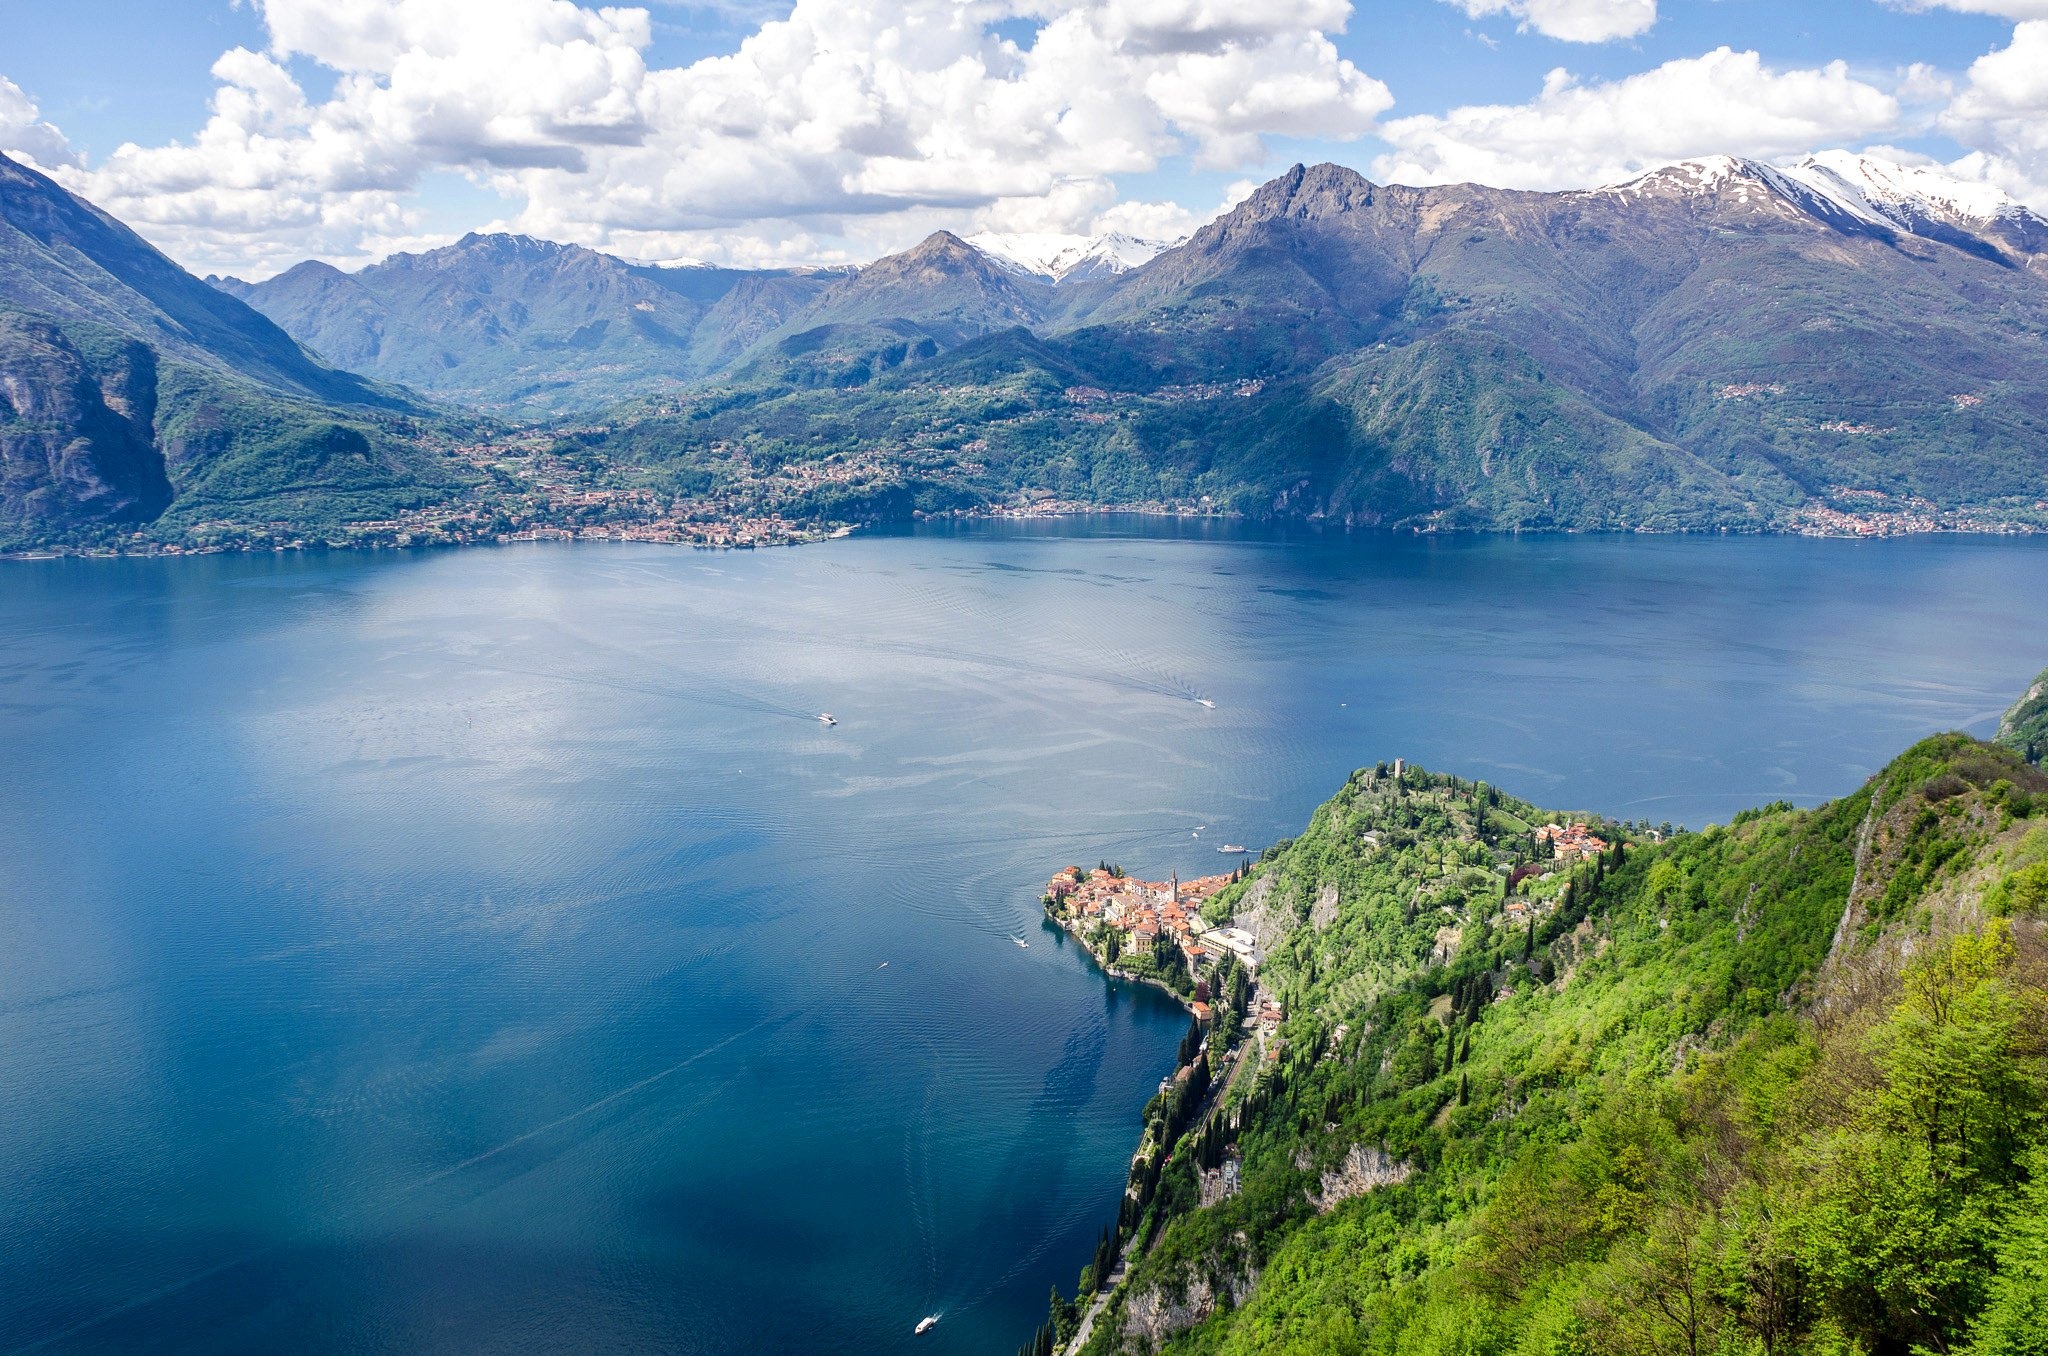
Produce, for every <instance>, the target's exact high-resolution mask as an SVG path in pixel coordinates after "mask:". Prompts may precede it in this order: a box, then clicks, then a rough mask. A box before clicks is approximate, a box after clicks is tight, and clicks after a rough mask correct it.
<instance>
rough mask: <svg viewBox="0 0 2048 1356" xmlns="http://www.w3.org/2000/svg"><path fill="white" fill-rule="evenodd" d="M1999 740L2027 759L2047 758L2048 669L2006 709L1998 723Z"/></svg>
mask: <svg viewBox="0 0 2048 1356" xmlns="http://www.w3.org/2000/svg"><path fill="white" fill-rule="evenodd" d="M1998 742H1999V743H2001V744H2003V745H2005V746H2006V747H2007V748H2009V749H2011V750H2012V751H2013V752H2015V753H2017V754H2019V755H2020V757H2022V758H2025V759H2027V760H2028V761H2029V762H2033V763H2040V762H2042V761H2043V760H2044V759H2048V673H2043V674H2042V675H2041V676H2040V677H2039V678H2036V679H2035V680H2034V683H2033V686H2032V687H2029V688H2028V689H2027V691H2026V694H2025V695H2024V696H2022V697H2021V698H2020V699H2019V700H2018V701H2016V702H2014V703H2013V706H2012V710H2010V711H2008V712H2006V713H2005V719H2004V720H2002V721H2000V722H1999V723H1998Z"/></svg>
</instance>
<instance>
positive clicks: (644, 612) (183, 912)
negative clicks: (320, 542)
mask: <svg viewBox="0 0 2048 1356" xmlns="http://www.w3.org/2000/svg"><path fill="white" fill-rule="evenodd" d="M2042 597H2048V549H2043V547H2042V546H2041V545H2037V544H2032V543H2025V542H2000V541H1938V540H1922V541H1907V542H1893V543H1881V544H1874V543H1840V542H1816V541H1801V540H1776V539H1765V540H1758V539H1747V540H1742V539H1738V540H1719V539H1715V540H1690V539H1640V538H1627V539H1598V538H1595V539H1568V540H1559V539H1524V540H1500V541H1446V542H1427V541H1379V540H1373V539H1351V540H1339V541H1317V540H1303V541H1274V540H1260V539H1257V538H1253V537H1249V536H1243V537H1240V536H1237V535H1235V534H1231V533H1227V532H1217V531H1201V530H1187V531H1181V530H1177V529H1173V528H1170V527H1169V528H1147V527H1144V526H1142V525H1141V526H1138V527H1135V528H1132V529H1129V530H1075V529H1068V530H1061V531H1056V530H1049V529H1046V528H1044V527H1042V526H1022V527H1008V528H1002V527H998V528H977V529H970V530H962V531H958V532H947V533H931V534H922V535H918V536H914V537H895V538H876V539H872V540H859V539H855V540H852V541H848V542H843V543H838V544H834V545H832V546H829V547H820V548H810V549H804V550H797V551H779V552H760V553H742V554H729V555H711V554H705V553H695V552H687V551H677V550H668V549H662V548H641V547H626V546H620V547H605V546H580V547H533V548H519V549H504V550H488V551H468V552H461V553H451V554H436V555H424V556H408V557H389V556H387V557H382V558H377V557H365V556H337V557H327V558H308V559H297V558H283V559H278V558H270V557H263V558H252V559H232V558H219V557H216V558H210V559H201V560H183V561H159V562H53V563H47V564H34V565H11V566H7V567H5V569H4V570H0V830H4V834H5V839H4V841H6V842H7V844H8V845H9V847H8V851H7V852H6V853H5V854H4V856H0V1161H5V1162H6V1163H7V1165H8V1170H7V1173H6V1176H5V1178H4V1181H0V1240H4V1241H0V1349H12V1348H15V1347H18V1346H23V1345H27V1344H32V1343H47V1347H46V1349H49V1350H60V1351H62V1350H79V1351H84V1350H138V1349H147V1350H152V1351H209V1352H211V1351H224V1350H225V1351H250V1352H268V1351H285V1350H291V1351H340V1352H383V1351H390V1352H412V1351H449V1352H471V1351H479V1350H500V1351H532V1352H541V1351H554V1350H560V1349H564V1348H583V1349H602V1350H607V1351H637V1350H646V1351H664V1352H669V1351H684V1352H707V1353H709V1352H755V1351H758V1352H782V1351H791V1350H802V1351H821V1352H869V1351H879V1350H889V1349H895V1348H908V1347H909V1346H910V1345H911V1343H910V1327H911V1325H912V1323H914V1322H915V1321H916V1319H917V1318H919V1317H920V1316H922V1315H923V1314H925V1313H929V1312H932V1311H934V1310H938V1311H942V1312H943V1313H944V1315H945V1318H944V1321H943V1322H942V1323H941V1324H940V1326H939V1328H938V1329H937V1330H936V1331H935V1332H934V1333H933V1334H932V1335H931V1336H929V1337H927V1338H925V1339H923V1340H922V1342H921V1343H920V1344H919V1345H918V1348H917V1349H918V1350H922V1351H932V1352H941V1351H963V1352H964V1351H985V1350H1009V1349H1010V1348H1012V1347H1014V1346H1015V1345H1016V1344H1017V1343H1018V1342H1020V1341H1022V1340H1023V1339H1024V1338H1025V1337H1026V1336H1028V1334H1029V1331H1030V1329H1031V1328H1032V1327H1033V1326H1034V1325H1035V1324H1036V1323H1037V1322H1038V1321H1039V1318H1040V1317H1041V1315H1042V1306H1043V1303H1044V1296H1045V1292H1046V1289H1047V1287H1048V1286H1049V1285H1050V1284H1052V1283H1054V1282H1055V1281H1056V1282H1058V1283H1059V1284H1060V1285H1062V1286H1063V1287H1071V1285H1072V1284H1073V1280H1074V1275H1075V1273H1076V1271H1077V1270H1078V1269H1079V1267H1080V1265H1081V1263H1082V1262H1084V1261H1085V1260H1086V1258H1087V1256H1088V1253H1089V1251H1090V1249H1091V1248H1092V1245H1093V1241H1094V1236H1095V1232H1096V1230H1097V1228H1098V1227H1099V1226H1101V1225H1102V1224H1104V1223H1106V1222H1108V1221H1109V1220H1110V1219H1112V1218H1113V1217H1114V1214H1115V1207H1116V1199H1117V1193H1118V1191H1119V1189H1120V1187H1121V1183H1122V1179H1123V1168H1124V1160H1125V1158H1126V1156H1127V1155H1128V1152H1129V1150H1130V1147H1131V1145H1132V1143H1133V1141H1134V1137H1135V1131H1136V1129H1137V1125H1136V1116H1137V1112H1138V1109H1139V1107H1140V1106H1141V1104H1142V1103H1143V1102H1144V1100H1145V1098H1146V1097H1147V1096H1148V1095H1149V1093H1150V1091H1151V1089H1152V1087H1153V1085H1154V1084H1155V1083H1156V1081H1157V1079H1158V1077H1159V1076H1160V1074H1161V1073H1162V1072H1163V1071H1164V1069H1165V1066H1166V1064H1167V1063H1168V1062H1169V1060H1170V1058H1171V1052H1172V1049H1173V1046H1174V1044H1175V1042H1176V1041H1177V1040H1178V1038H1179V1035H1180V1032H1181V1029H1182V1026H1183V1019H1182V1017H1181V1016H1180V1015H1179V1014H1178V1013H1177V1011H1176V1010H1174V1009H1173V1008H1172V1007H1170V1006H1169V1005H1168V1004H1166V1003H1165V1002H1163V1001H1162V1000H1160V999H1158V998H1157V997H1155V996H1152V995H1149V994H1145V993H1136V992H1129V991H1124V992H1118V991H1114V990H1109V989H1107V988H1106V987H1105V986H1104V985H1103V983H1102V981H1101V980H1100V978H1099V977H1098V976H1096V975H1094V974H1093V973H1091V972H1090V971H1089V970H1088V968H1087V967H1086V965H1085V963H1084V962H1083V961H1082V959H1081V958H1080V957H1079V956H1078V955H1076V954H1075V952H1074V950H1073V949H1072V948H1071V947H1069V946H1063V945H1062V944H1061V941H1060V938H1059V937H1058V935H1057V934H1056V933H1053V932H1051V931H1049V930H1045V929H1042V928H1041V926H1040V917H1039V913H1038V909H1037V905H1036V894H1037V888H1038V886H1039V885H1040V884H1041V883H1042V882H1043V880H1044V879H1045V877H1046V876H1047V875H1048V874H1049V873H1050V871H1051V870H1052V869H1053V868H1055V867H1057V866H1059V865H1062V864H1064V863H1066V862H1067V861H1069V860H1074V861H1081V862H1084V863H1087V864H1090V865H1092V864H1093V863H1094V862H1095V861H1096V860H1097V859H1099V858H1104V857H1107V858H1110V859H1112V860H1120V861H1122V862H1123V863H1125V864H1126V865H1129V866H1131V867H1133V868H1137V869H1142V870H1143V871H1145V872H1147V873H1148V874H1162V875H1163V874H1164V873H1165V872H1167V871H1169V870H1174V869H1178V870H1179V871H1180V872H1181V873H1182V874H1183V875H1187V874H1191V873H1196V872H1200V871H1207V870H1214V869H1217V868H1218V866H1219V865H1220V864H1222V863H1223V862H1224V861H1225V859H1224V858H1222V857H1221V856H1220V855H1219V854H1218V853H1217V852H1216V851H1215V846H1216V845H1218V844H1221V843H1223V842H1226V841H1227V842H1244V843H1248V844H1253V845H1258V844H1263V843H1266V842H1269V841H1271V840H1273V839H1274V838H1276V837H1279V836H1281V835H1284V834H1286V833H1288V832H1290V831H1292V830H1293V829H1294V828H1296V827H1298V826H1299V825H1300V824H1301V823H1302V821H1303V820H1304V819H1305V817H1306V816H1307V814H1308V812H1309V811H1310V810H1311V809H1312V808H1313V807H1314V806H1315V804H1316V803H1317V802H1319V801H1320V800H1321V799H1322V798H1323V797H1324V796H1326V795H1327V794H1329V792H1330V791H1331V790H1333V789H1334V788H1335V786H1336V785H1337V784H1338V783H1339V782H1340V781H1341V780H1342V778H1343V777H1344V775H1345V774H1346V773H1348V772H1349V771H1350V770H1351V769H1352V768H1353V767H1355V766H1357V765H1360V764H1368V763H1371V762H1374V761H1376V760H1378V759H1381V758H1392V757H1394V756H1396V755H1399V756H1403V757H1407V758H1409V759H1410V760H1412V761H1416V762H1420V763H1423V764H1426V765H1429V766H1434V767H1442V768H1448V769H1451V770H1455V771H1457V772H1459V773H1460V774H1461V775H1465V776H1478V777H1484V778H1488V779H1491V780H1495V781H1497V782H1499V783H1500V784H1501V785H1503V786H1505V787H1508V788H1509V789H1511V790H1513V791H1515V792H1517V793H1519V794H1523V795H1527V796H1529V797H1531V798H1533V799H1536V800H1538V801H1541V802H1545V803H1550V804H1561V805H1578V806H1587V807H1591V808H1595V809H1599V810H1603V811H1606V812H1609V813H1613V814H1618V815H1622V816H1625V817H1638V816H1641V817H1647V818H1649V819H1652V820H1664V819H1671V820H1674V821H1679V822H1691V823H1694V824H1699V823H1703V822H1705V821H1707V820H1711V819H1716V818H1726V816H1727V815H1728V814H1730V813H1732V812H1733V811H1734V810H1736V809H1738V808H1740V807H1742V806H1744V805H1747V804H1752V803H1756V802H1760V801H1767V800H1772V799H1777V798H1780V797H1784V798H1789V799H1793V800H1798V801H1804V802H1810V801H1814V800H1817V799H1821V798H1823V797H1826V796H1829V795H1833V794H1836V793H1839V792H1842V791H1845V790H1847V789H1849V788H1851V787H1853V786H1854V785H1855V784H1856V783H1857V782H1858V781H1859V780H1860V779H1861V778H1862V777H1863V776H1864V775H1866V774H1867V773H1868V772H1869V771H1871V770H1873V769H1874V768H1875V767H1876V766H1878V765H1879V764H1881V763H1882V762H1883V761H1884V760H1885V759H1887V758H1889V757H1890V755H1891V754H1893V753H1895V752H1896V751H1897V750H1898V749H1899V748H1901V747H1903V745H1904V744H1905V743H1906V742H1908V741H1909V740H1911V739H1912V738H1914V737H1915V736H1917V735H1919V734H1921V733H1925V732H1927V731H1931V730H1935V729H1941V728H1951V727H1955V726H1965V725H1967V726H1971V727H1973V728H1977V729H1979V730H1982V729H1984V728H1985V727H1986V726H1987V724H1988V723H1989V722H1990V721H1991V720H1993V719H1994V718H1995V716H1996V713H1997V711H1998V709H1999V708H2000V707H2001V706H2002V705H2003V704H2004V703H2005V702H2006V701H2007V700H2008V699H2009V698H2010V697H2011V695H2013V694H2014V693H2015V692H2016V691H2017V690H2018V689H2019V687H2020V686H2021V685H2022V684H2023V683H2024V681H2025V680H2026V679H2027V678H2028V677H2029V676H2031V675H2032V674H2033V673H2034V672H2035V671H2036V670H2037V669H2038V668H2039V667H2040V666H2041V665H2042V664H2043V663H2044V662H2048V643H2044V641H2043V639H2042V632H2041V629H2040V626H2039V620H2040V608H2039V600H2040V599H2041V598H2042ZM1202 699H1207V700H1210V701H1213V702H1214V703H1215V707H1214V709H1208V708H1205V707H1203V706H1202V705H1200V701H1201V700H1202ZM826 710H829V711H831V712H832V713H833V714H834V715H835V716H836V717H837V719H838V721H839V724H838V725H837V726H836V727H834V728H826V727H824V726H822V725H821V724H820V723H819V722H818V721H817V720H816V718H815V717H816V716H817V714H818V713H819V712H821V711H826ZM1201 825H1206V826H1207V827H1206V828H1205V829H1203V830H1202V832H1201V834H1200V836H1199V837H1196V836H1193V835H1194V831H1195V829H1196V826H1201ZM1012 938H1022V939H1025V940H1028V941H1029V942H1030V946H1029V947H1028V948H1020V947H1017V946H1015V945H1014V944H1013V943H1012V941H1011V939H1012ZM885 962H886V964H884V963H885Z"/></svg>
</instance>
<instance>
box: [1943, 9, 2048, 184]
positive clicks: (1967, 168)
mask: <svg viewBox="0 0 2048 1356" xmlns="http://www.w3.org/2000/svg"><path fill="white" fill-rule="evenodd" d="M1941 127H1942V130H1943V131H1945V132H1947V133H1948V134H1949V135H1950V136H1952V137H1954V138H1955V139H1956V140H1957V141H1958V142H1960V143H1962V144H1963V145H1964V146H1966V147H1968V148H1970V152H1969V154H1968V155H1967V156H1966V157H1965V158H1964V159H1963V160H1962V161H1960V162H1958V163H1957V164H1956V165H1955V166H1953V168H1954V169H1956V170H1957V171H1958V172H1960V173H1964V174H1968V175H1970V176H1971V177H1974V178H1980V179H1984V180H1986V181H1988V182H1990V183H1994V184H1996V185H1998V186H1999V187H2000V188H2002V189H2004V190H2005V191H2006V192H2008V193H2010V194H2012V195H2013V196H2014V197H2016V198H2019V199H2020V200H2022V201H2023V202H2027V203H2031V204H2032V205H2034V206H2035V207H2036V208H2039V209H2048V20H2039V19H2037V20H2032V21H2029V22H2026V23H2021V24H2019V25H2017V26H2016V27H2015V28H2014V29H2013V34H2012V41H2011V42H2010V43H2008V44H2007V45H2006V46H2004V47H2001V48H1998V49H1997V50H1995V51H1992V52H1989V53H1986V54H1985V55H1984V56H1981V57H1979V58H1977V60H1976V61H1975V62H1973V63H1971V66H1970V69H1969V73H1968V76H1967V78H1966V80H1965V82H1964V84H1963V86H1962V88H1961V89H1960V90H1959V91H1958V92H1957V94H1956V97H1955V99H1954V101H1953V102H1952V103H1950V104H1949V106H1948V108H1947V110H1946V111H1945V112H1943V114H1942V116H1941Z"/></svg>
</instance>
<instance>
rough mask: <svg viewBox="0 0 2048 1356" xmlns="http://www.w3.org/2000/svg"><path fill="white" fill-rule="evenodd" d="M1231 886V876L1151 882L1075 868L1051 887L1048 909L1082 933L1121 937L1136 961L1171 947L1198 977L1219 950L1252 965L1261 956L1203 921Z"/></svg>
mask: <svg viewBox="0 0 2048 1356" xmlns="http://www.w3.org/2000/svg"><path fill="white" fill-rule="evenodd" d="M1230 882H1231V876H1230V875H1229V874H1228V873H1225V874H1223V875H1220V876H1202V877H1199V878H1197V879H1195V880H1189V881H1183V880H1181V879H1180V878H1179V877H1178V876H1175V877H1173V878H1172V879H1170V880H1165V881H1151V880H1138V879H1137V878H1135V877H1133V876H1127V875H1124V874H1122V873H1121V872H1117V871H1112V870H1110V869H1109V868H1107V867H1097V868H1096V869H1095V870H1093V871H1083V870H1082V869H1081V868H1080V867H1078V866H1070V867H1068V868H1066V869H1065V870H1064V871H1061V872H1060V873H1059V874H1058V875H1056V876H1054V877H1053V878H1052V879H1051V880H1050V881H1048V882H1047V883H1046V887H1045V903H1046V907H1047V908H1048V909H1050V910H1052V911H1053V912H1054V913H1055V914H1057V915H1058V916H1061V917H1063V918H1066V919H1071V920H1072V921H1073V922H1074V923H1076V924H1077V925H1079V926H1080V927H1081V928H1082V929H1085V930H1093V929H1095V928H1098V927H1104V928H1108V929H1109V930H1110V931H1111V932H1113V933H1115V934H1117V938H1118V946H1119V949H1120V950H1122V951H1125V952H1129V953H1131V954H1134V955H1141V956H1142V955H1149V954H1151V953H1152V952H1154V951H1156V950H1159V949H1161V948H1162V946H1163V945H1164V944H1168V943H1170V944H1171V945H1172V946H1173V947H1174V948H1175V949H1176V950H1178V951H1179V952H1180V954H1181V955H1182V956H1183V957H1184V958H1186V960H1187V963H1188V968H1189V970H1190V971H1191V972H1192V971H1196V970H1199V969H1201V968H1202V966H1204V965H1205V964H1208V963H1210V962H1212V961H1213V960H1214V958H1215V956H1216V955H1217V954H1218V951H1219V950H1230V951H1234V952H1237V953H1238V954H1239V955H1241V956H1244V957H1245V959H1246V960H1247V961H1250V960H1252V959H1253V958H1254V957H1255V955H1256V951H1255V950H1254V951H1253V952H1252V954H1251V955H1246V953H1245V951H1244V950H1243V949H1242V947H1243V941H1242V940H1241V939H1240V938H1239V936H1237V935H1235V934H1232V933H1231V930H1230V929H1212V928H1210V927H1209V926H1208V925H1207V924H1205V923H1204V922H1203V921H1202V913H1201V910H1202V905H1203V904H1205V903H1207V902H1208V901H1209V899H1210V898H1211V897H1213V896H1214V895H1215V894H1216V893H1217V891H1219V890H1221V889H1223V887H1224V886H1226V885H1228V884H1230ZM1225 934H1230V935H1225ZM1246 940H1248V939H1246ZM1212 942H1214V943H1216V944H1215V945H1212V944H1211V943H1212Z"/></svg>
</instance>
